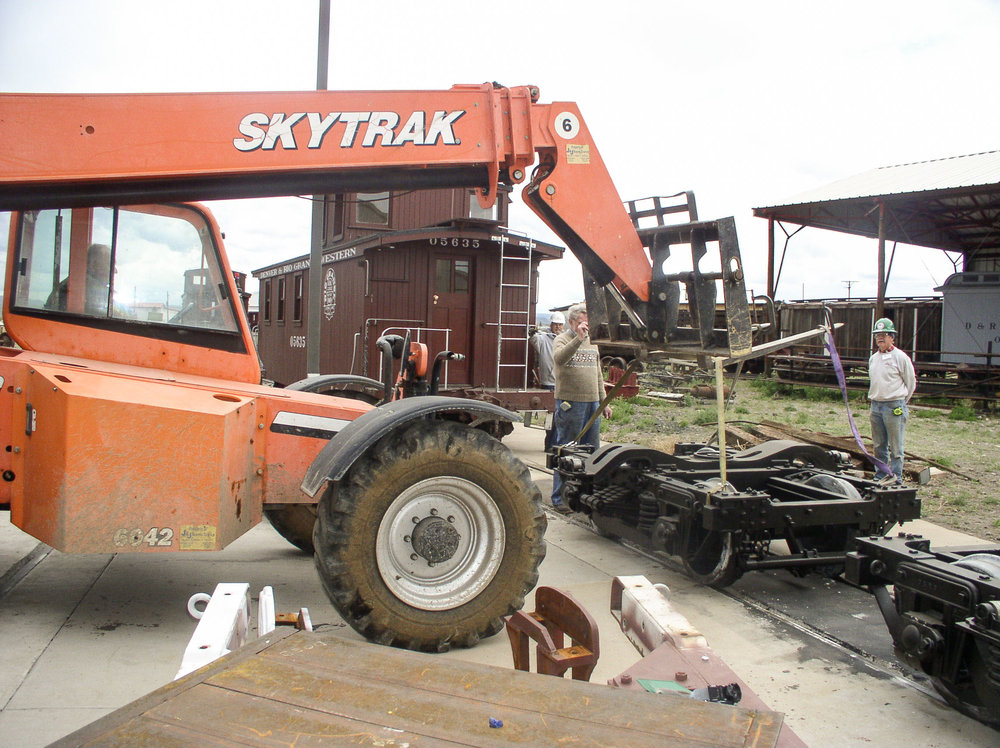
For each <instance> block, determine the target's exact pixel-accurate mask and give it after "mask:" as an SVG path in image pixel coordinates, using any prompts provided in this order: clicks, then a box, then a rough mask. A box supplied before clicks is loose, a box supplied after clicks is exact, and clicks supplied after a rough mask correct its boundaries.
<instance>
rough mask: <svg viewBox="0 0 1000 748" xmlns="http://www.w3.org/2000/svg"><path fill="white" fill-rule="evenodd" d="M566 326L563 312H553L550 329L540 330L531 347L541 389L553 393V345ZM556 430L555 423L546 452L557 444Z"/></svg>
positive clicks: (548, 434) (546, 442) (547, 434)
mask: <svg viewBox="0 0 1000 748" xmlns="http://www.w3.org/2000/svg"><path fill="white" fill-rule="evenodd" d="M565 324H566V317H564V316H563V313H562V312H553V313H552V316H551V317H550V318H549V329H548V330H539V331H538V332H536V333H535V334H534V335H532V336H531V347H532V349H533V350H534V351H535V377H536V379H537V380H538V384H539V386H540V387H542V388H544V389H546V390H549V391H552V390H554V389H555V388H556V374H555V362H554V361H553V360H552V343H553V341H555V339H556V336H557V335H559V333H561V332H562V331H563V325H565ZM555 438H556V429H555V424H554V423H553V426H552V428H550V429H548V430H547V431H546V432H545V451H546V452H548V451H549V448H550V447H551V446H552V444H553V443H554V442H555Z"/></svg>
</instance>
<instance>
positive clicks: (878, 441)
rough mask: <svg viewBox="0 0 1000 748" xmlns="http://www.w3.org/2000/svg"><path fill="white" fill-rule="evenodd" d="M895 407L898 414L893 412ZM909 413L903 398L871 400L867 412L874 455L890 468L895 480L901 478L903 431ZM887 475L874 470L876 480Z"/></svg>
mask: <svg viewBox="0 0 1000 748" xmlns="http://www.w3.org/2000/svg"><path fill="white" fill-rule="evenodd" d="M896 409H899V410H900V415H896V414H895V413H893V411H894V410H896ZM909 415H910V411H909V409H908V408H907V407H906V401H905V400H884V401H879V400H872V404H871V413H869V414H868V418H869V420H870V421H871V425H872V443H873V444H874V446H875V457H876V458H877V459H879V460H881V461H882V462H884V463H885V464H886V465H888V466H889V467H890V468H892V473H893V475H895V476H896V480H900V481H901V480H902V479H903V432H904V431H905V430H906V419H907V418H908V417H909ZM887 477H888V476H886V475H882V474H881V472H880V471H878V470H876V471H875V479H876V480H878V479H880V478H887Z"/></svg>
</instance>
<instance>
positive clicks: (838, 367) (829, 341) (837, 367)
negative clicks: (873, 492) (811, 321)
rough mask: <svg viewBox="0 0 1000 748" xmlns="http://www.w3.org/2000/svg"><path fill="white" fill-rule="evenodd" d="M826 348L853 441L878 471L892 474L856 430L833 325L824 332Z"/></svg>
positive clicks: (890, 469)
mask: <svg viewBox="0 0 1000 748" xmlns="http://www.w3.org/2000/svg"><path fill="white" fill-rule="evenodd" d="M826 349H827V350H828V351H830V361H832V362H833V370H834V371H835V372H836V373H837V382H838V383H839V384H840V394H842V395H843V396H844V405H845V406H847V420H848V421H850V423H851V433H852V434H854V441H856V442H857V443H858V446H859V447H860V448H861V451H862V452H864V453H865V457H867V458H868V459H869V460H871V463H872V465H874V466H875V468H876V469H877V471H878V472H880V473H883V474H884V475H892V468H891V467H889V466H888V465H886V464H885V463H884V462H882V460H880V459H878V458H877V457H874V456H873V455H871V454H869V453H868V450H867V449H865V444H864V442H863V441H862V440H861V434H860V433H859V432H858V427H857V426H856V425H855V423H854V416H853V415H852V414H851V404H850V402H848V399H847V382H846V380H845V378H844V365H843V364H842V363H840V354H839V353H837V346H836V345H834V343H833V327H832V326H831V327H830V329H829V330H828V331H827V333H826Z"/></svg>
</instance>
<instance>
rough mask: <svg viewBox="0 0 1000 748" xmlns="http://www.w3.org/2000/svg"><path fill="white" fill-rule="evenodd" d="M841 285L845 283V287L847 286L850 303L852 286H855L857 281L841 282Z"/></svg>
mask: <svg viewBox="0 0 1000 748" xmlns="http://www.w3.org/2000/svg"><path fill="white" fill-rule="evenodd" d="M841 283H843V284H844V285H845V286H847V300H848V301H850V300H851V286H853V285H854V284H855V283H857V281H855V280H849V281H841Z"/></svg>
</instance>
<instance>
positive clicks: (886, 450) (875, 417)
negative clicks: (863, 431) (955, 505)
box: [868, 317, 917, 483]
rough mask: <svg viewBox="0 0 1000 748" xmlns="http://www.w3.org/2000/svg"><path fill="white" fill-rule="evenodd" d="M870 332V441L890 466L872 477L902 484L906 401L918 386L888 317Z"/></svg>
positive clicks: (876, 453) (907, 411) (880, 457)
mask: <svg viewBox="0 0 1000 748" xmlns="http://www.w3.org/2000/svg"><path fill="white" fill-rule="evenodd" d="M872 334H873V335H874V336H875V345H876V346H877V350H876V351H875V352H874V353H873V354H872V355H871V358H869V359H868V379H869V380H870V384H869V386H868V400H869V401H871V412H870V414H869V419H870V421H871V425H872V443H873V444H874V447H875V457H876V459H878V460H881V461H882V462H883V463H885V464H886V465H888V466H889V467H890V468H891V469H892V475H886V474H885V473H884V472H883V471H882V470H881V468H876V470H875V479H876V480H882V479H886V478H892V477H895V479H896V482H897V483H902V482H903V432H904V430H905V429H906V419H907V418H908V417H909V410H908V409H907V407H906V404H907V402H909V400H910V398H911V397H912V396H913V391H914V390H916V388H917V377H916V375H915V374H914V371H913V362H912V361H910V357H909V356H907V355H906V354H905V353H903V352H902V351H901V350H899V348H897V347H896V326H895V325H893V323H892V320H891V319H887V318H884V317H883V318H882V319H880V320H878V321H876V322H875V327H874V328H873V329H872Z"/></svg>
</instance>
